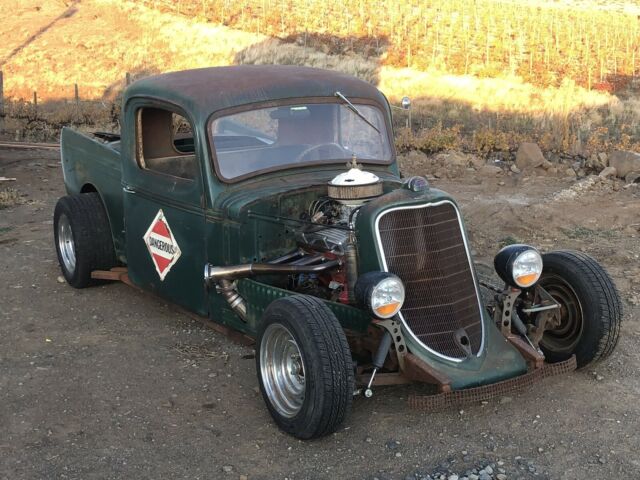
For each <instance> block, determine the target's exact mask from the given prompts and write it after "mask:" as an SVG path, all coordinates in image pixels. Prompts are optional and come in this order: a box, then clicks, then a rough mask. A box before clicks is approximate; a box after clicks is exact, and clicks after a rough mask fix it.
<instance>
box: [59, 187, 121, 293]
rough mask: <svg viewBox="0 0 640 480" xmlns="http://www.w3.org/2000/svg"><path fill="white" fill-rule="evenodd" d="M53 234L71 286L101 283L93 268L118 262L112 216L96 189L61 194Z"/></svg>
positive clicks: (109, 266) (103, 268)
mask: <svg viewBox="0 0 640 480" xmlns="http://www.w3.org/2000/svg"><path fill="white" fill-rule="evenodd" d="M53 234H54V239H55V246H56V253H57V254H58V262H59V263H60V269H61V270H62V275H63V276H64V278H65V279H66V281H67V283H68V284H69V285H71V286H72V287H75V288H84V287H87V286H89V285H93V284H95V283H98V281H96V280H93V279H92V278H91V272H92V271H94V270H109V269H110V268H112V267H114V266H116V264H117V260H116V255H115V250H114V248H113V239H112V237H111V227H110V226H109V219H108V217H107V213H106V211H105V209H104V206H103V205H102V200H101V199H100V196H99V195H98V194H97V193H95V192H91V193H82V194H79V195H67V196H65V197H62V198H60V199H59V200H58V203H57V204H56V208H55V210H54V213H53Z"/></svg>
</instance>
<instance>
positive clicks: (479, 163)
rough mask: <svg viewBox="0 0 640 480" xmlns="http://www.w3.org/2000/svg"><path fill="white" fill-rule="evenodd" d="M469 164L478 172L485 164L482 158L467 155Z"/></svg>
mask: <svg viewBox="0 0 640 480" xmlns="http://www.w3.org/2000/svg"><path fill="white" fill-rule="evenodd" d="M469 162H470V163H471V165H472V166H473V168H475V169H476V170H480V169H481V168H482V167H483V166H484V164H485V161H484V158H482V157H478V156H477V155H469Z"/></svg>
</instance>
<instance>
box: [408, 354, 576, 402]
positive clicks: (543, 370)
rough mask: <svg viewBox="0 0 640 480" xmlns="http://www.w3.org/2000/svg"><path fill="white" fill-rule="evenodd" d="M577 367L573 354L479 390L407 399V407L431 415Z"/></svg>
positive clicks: (513, 389)
mask: <svg viewBox="0 0 640 480" xmlns="http://www.w3.org/2000/svg"><path fill="white" fill-rule="evenodd" d="M576 368H577V362H576V357H575V355H574V356H572V357H571V358H570V359H569V360H565V361H564V362H558V363H545V364H544V365H543V366H542V367H540V368H532V369H530V370H529V371H528V372H527V373H524V374H522V375H519V376H517V377H513V378H509V379H507V380H502V381H500V382H496V383H491V384H488V385H482V386H479V387H472V388H466V389H462V390H453V391H449V392H444V393H438V394H435V395H416V394H412V395H410V396H409V400H408V401H409V406H410V407H411V408H415V409H418V410H425V411H428V412H434V411H438V410H445V409H448V408H457V407H461V406H464V405H469V404H473V403H476V404H477V403H479V402H483V401H487V400H491V399H492V398H496V397H501V396H504V395H509V394H512V393H515V392H520V391H522V390H525V389H528V388H530V387H531V386H533V385H534V384H536V383H537V382H538V381H540V380H542V379H543V378H547V377H554V376H556V375H562V374H565V373H569V372H572V371H574V370H575V369H576Z"/></svg>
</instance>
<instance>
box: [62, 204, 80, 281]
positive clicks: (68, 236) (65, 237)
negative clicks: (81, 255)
mask: <svg viewBox="0 0 640 480" xmlns="http://www.w3.org/2000/svg"><path fill="white" fill-rule="evenodd" d="M58 250H59V251H60V257H61V259H62V263H63V264H64V268H65V270H67V272H69V273H70V274H73V271H74V270H75V269H76V248H75V244H74V242H73V232H72V230H71V223H70V222H69V218H67V216H66V215H65V214H62V215H60V218H59V219H58Z"/></svg>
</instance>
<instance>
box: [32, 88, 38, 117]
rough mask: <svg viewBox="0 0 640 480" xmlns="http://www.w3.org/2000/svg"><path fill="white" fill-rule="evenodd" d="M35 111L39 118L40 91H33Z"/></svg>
mask: <svg viewBox="0 0 640 480" xmlns="http://www.w3.org/2000/svg"><path fill="white" fill-rule="evenodd" d="M33 111H34V112H35V115H36V118H38V92H36V91H35V90H34V91H33Z"/></svg>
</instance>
